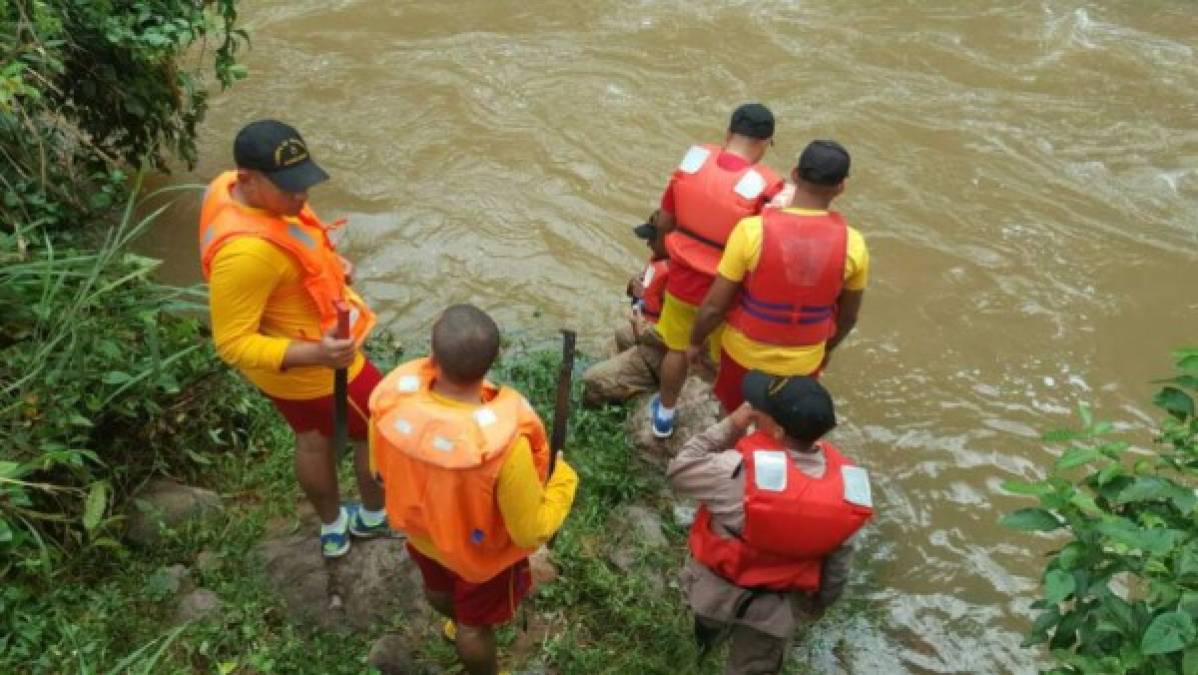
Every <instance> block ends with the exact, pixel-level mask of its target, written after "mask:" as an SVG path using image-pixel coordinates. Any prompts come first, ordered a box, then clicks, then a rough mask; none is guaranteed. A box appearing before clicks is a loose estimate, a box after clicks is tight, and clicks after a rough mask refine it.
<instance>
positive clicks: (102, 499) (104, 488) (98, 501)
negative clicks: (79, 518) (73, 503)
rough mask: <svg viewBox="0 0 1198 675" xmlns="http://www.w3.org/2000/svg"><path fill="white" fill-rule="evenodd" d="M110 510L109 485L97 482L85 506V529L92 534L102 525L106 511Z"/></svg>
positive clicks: (93, 484) (89, 492)
mask: <svg viewBox="0 0 1198 675" xmlns="http://www.w3.org/2000/svg"><path fill="white" fill-rule="evenodd" d="M107 508H108V483H107V482H106V481H97V482H95V483H92V487H91V490H89V491H88V493H87V500H86V501H85V502H84V506H83V529H85V530H87V531H88V532H91V531H92V530H94V529H96V527H97V526H99V525H100V521H101V520H103V518H104V511H105V510H106V509H107Z"/></svg>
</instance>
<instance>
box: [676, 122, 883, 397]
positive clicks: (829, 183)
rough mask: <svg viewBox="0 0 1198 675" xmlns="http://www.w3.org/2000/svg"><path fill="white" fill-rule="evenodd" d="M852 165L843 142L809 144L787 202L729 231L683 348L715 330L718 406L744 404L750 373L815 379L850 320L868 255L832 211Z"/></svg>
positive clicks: (694, 350)
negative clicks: (743, 392) (744, 382)
mask: <svg viewBox="0 0 1198 675" xmlns="http://www.w3.org/2000/svg"><path fill="white" fill-rule="evenodd" d="M849 165H850V160H849V153H848V151H847V150H845V149H844V146H842V145H840V144H839V143H837V142H836V141H813V142H812V143H810V144H809V145H808V146H807V147H806V149H804V150H803V153H802V155H801V156H800V157H799V162H798V165H797V166H796V167H795V169H794V171H793V172H792V173H791V178H792V180H793V181H794V184H795V195H794V204H793V206H792V207H790V208H786V209H781V210H775V209H769V210H767V211H765V212H764V213H763V215H761V216H756V217H750V218H745V219H744V220H742V221H741V222H740V223H738V224H737V225H736V228H735V229H734V230H733V231H732V234H731V235H730V236H729V237H728V244H727V246H726V247H725V249H724V254H723V257H722V258H721V259H720V264H719V270H718V274H717V276H716V279H715V282H714V283H713V284H712V285H711V290H710V291H708V293H707V297H706V298H705V299H704V300H703V304H702V306H701V307H700V309H699V312H698V318H697V319H696V320H695V323H694V328H693V330H692V332H691V336H690V347H689V348H688V353H689V354H691V355H697V354H698V353H699V352H700V350H701V346H702V345H703V344H704V342H705V341H706V340H707V339H708V336H710V335H711V334H712V333H713V331H716V330H717V329H719V330H720V333H721V335H720V343H721V345H722V352H721V354H720V364H719V374H718V375H717V376H716V382H715V394H716V397H717V398H719V399H720V403H722V404H723V406H724V409H725V410H727V411H732V410H735V409H736V408H737V407H738V406H739V405H740V403H741V401H742V400H743V399H742V398H741V386H740V382H741V379H742V378H743V377H744V374H745V372H747V371H748V370H752V369H757V370H762V371H765V372H767V373H770V374H771V375H813V376H815V377H818V376H819V372H820V371H821V369H822V368H823V367H824V365H826V364H827V361H828V358H829V355H830V354H831V352H832V350H833V349H835V348H836V346H837V345H839V344H840V343H841V341H842V340H844V338H845V337H846V336H848V334H849V332H850V331H852V330H853V327H854V326H855V325H856V324H857V314H858V312H859V310H860V308H861V299H862V297H863V295H864V293H865V285H866V282H867V280H868V278H869V252H868V250H867V249H866V247H865V239H864V238H863V237H862V236H861V233H860V232H858V231H857V230H855V229H853V228H851V227H848V226H847V225H846V224H845V221H844V218H842V217H841V215H840V214H839V213H837V212H835V211H832V210H830V208H831V205H832V201H833V200H835V199H836V198H837V197H838V196H840V194H841V193H843V192H844V186H845V180H846V179H847V178H848V175H849ZM721 324H723V326H722V328H721Z"/></svg>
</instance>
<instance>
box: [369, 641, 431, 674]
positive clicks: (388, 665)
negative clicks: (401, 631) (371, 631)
mask: <svg viewBox="0 0 1198 675" xmlns="http://www.w3.org/2000/svg"><path fill="white" fill-rule="evenodd" d="M366 664H367V665H369V666H371V667H373V668H377V669H378V671H379V672H380V673H382V674H383V675H412V674H413V673H418V672H423V669H420V670H417V667H416V664H415V663H413V662H412V656H411V650H409V649H408V644H407V642H405V641H404V639H403V637H402V636H400V635H397V634H395V633H388V634H387V635H384V636H382V637H381V638H379V639H377V640H375V641H374V645H373V646H372V647H371V648H370V654H369V655H368V656H367V657H366Z"/></svg>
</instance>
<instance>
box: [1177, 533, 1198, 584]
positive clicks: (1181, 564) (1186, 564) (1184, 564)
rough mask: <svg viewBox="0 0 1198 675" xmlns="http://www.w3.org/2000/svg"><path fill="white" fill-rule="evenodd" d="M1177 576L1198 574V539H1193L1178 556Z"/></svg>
mask: <svg viewBox="0 0 1198 675" xmlns="http://www.w3.org/2000/svg"><path fill="white" fill-rule="evenodd" d="M1177 574H1178V576H1186V575H1187V574H1198V539H1192V540H1190V541H1189V543H1187V544H1186V545H1185V546H1184V547H1182V549H1181V553H1180V554H1178V556H1177Z"/></svg>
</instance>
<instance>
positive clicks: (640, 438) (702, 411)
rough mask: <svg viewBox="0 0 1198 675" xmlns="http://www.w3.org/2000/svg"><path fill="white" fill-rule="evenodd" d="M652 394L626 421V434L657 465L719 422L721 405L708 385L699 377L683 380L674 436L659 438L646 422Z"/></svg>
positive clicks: (641, 402) (646, 397) (636, 406)
mask: <svg viewBox="0 0 1198 675" xmlns="http://www.w3.org/2000/svg"><path fill="white" fill-rule="evenodd" d="M652 398H653V397H652V396H651V395H645V396H642V397H640V399H639V400H638V402H637V404H636V405H635V406H633V409H632V412H631V413H630V414H629V415H628V420H627V421H626V422H625V431H626V432H627V434H628V438H629V439H630V440H631V441H632V444H633V445H634V446H636V447H637V448H640V449H641V451H642V452H644V453H645V454H646V455H648V456H649V457H650V458H651V459H654V460H655V461H657V462H658V463H660V464H664V463H665V462H666V461H668V459H669V458H670V457H673V456H674V455H676V454H678V450H679V449H680V448H681V447H682V446H683V445H684V444H685V443H686V442H687V441H688V440H690V439H691V437H692V436H694V435H695V434H698V433H701V432H703V431H705V430H707V428H708V427H710V426H711V425H713V424H715V423H716V422H718V421H719V420H720V416H721V411H720V402H719V401H718V400H716V397H715V394H713V393H712V391H711V384H709V383H707V382H705V381H703V380H702V379H700V378H698V377H691V378H688V379H687V380H686V384H685V385H683V387H682V393H681V395H680V396H679V397H678V406H677V413H676V415H677V417H675V419H674V435H673V436H671V437H670V438H667V439H664V440H663V439H659V438H657V437H655V436H654V435H653V428H652V425H651V423H650V422H649V401H650V400H652Z"/></svg>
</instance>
